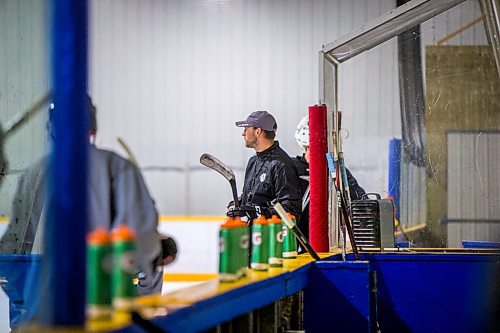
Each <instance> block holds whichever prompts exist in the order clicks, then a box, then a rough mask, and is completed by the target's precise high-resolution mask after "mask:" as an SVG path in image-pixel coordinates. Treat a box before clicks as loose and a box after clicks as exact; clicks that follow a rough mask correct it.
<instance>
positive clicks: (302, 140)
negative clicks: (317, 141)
mask: <svg viewBox="0 0 500 333" xmlns="http://www.w3.org/2000/svg"><path fill="white" fill-rule="evenodd" d="M295 140H297V143H298V144H299V146H301V147H309V116H305V117H304V118H302V120H301V121H300V122H299V124H298V125H297V130H296V131H295Z"/></svg>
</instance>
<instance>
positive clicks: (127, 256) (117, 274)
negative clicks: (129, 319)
mask: <svg viewBox="0 0 500 333" xmlns="http://www.w3.org/2000/svg"><path fill="white" fill-rule="evenodd" d="M111 239H112V242H113V274H112V290H113V294H112V295H113V307H114V308H115V309H116V310H119V311H130V310H133V305H134V297H135V296H136V287H135V286H134V282H133V279H134V277H135V274H136V273H137V267H136V260H135V234H134V232H133V231H132V230H131V229H130V228H129V227H127V226H126V225H124V224H121V225H119V226H118V227H117V228H115V229H113V231H112V232H111Z"/></svg>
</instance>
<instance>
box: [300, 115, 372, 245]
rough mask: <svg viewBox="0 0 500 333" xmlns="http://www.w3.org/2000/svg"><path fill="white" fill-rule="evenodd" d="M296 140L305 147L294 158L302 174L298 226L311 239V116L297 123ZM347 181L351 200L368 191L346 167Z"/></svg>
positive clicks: (359, 197)
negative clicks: (300, 210) (300, 209)
mask: <svg viewBox="0 0 500 333" xmlns="http://www.w3.org/2000/svg"><path fill="white" fill-rule="evenodd" d="M295 140H297V144H298V145H299V146H300V147H301V148H302V149H303V151H304V153H303V154H302V155H299V156H296V157H294V158H293V161H294V163H295V166H296V168H297V171H298V172H299V176H300V190H301V194H302V216H301V218H300V220H299V222H298V227H299V229H300V231H302V233H303V234H304V236H306V237H307V239H309V191H308V189H309V116H305V117H304V118H302V120H301V121H300V122H299V124H298V125H297V129H296V131H295ZM346 173H347V182H348V183H349V190H350V193H351V200H352V201H354V200H361V197H362V196H363V195H364V194H365V193H366V192H365V190H364V189H363V188H362V187H361V186H359V184H358V181H357V180H356V178H354V176H353V175H352V174H351V172H350V171H349V169H347V168H346Z"/></svg>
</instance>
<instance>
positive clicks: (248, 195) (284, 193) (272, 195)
mask: <svg viewBox="0 0 500 333" xmlns="http://www.w3.org/2000/svg"><path fill="white" fill-rule="evenodd" d="M275 199H276V200H277V201H278V202H279V203H281V205H282V206H283V208H284V209H285V210H286V211H287V212H289V213H291V214H293V215H295V216H300V212H301V210H302V209H301V200H302V196H301V193H300V188H299V178H298V174H297V170H296V169H295V166H294V163H293V161H292V159H291V158H290V156H288V154H287V153H286V152H285V151H284V150H283V149H281V148H280V146H279V143H278V141H275V142H274V143H273V145H272V146H271V147H269V148H268V149H266V150H264V151H262V152H258V153H257V154H256V155H255V156H252V157H251V158H250V160H249V161H248V164H247V168H246V172H245V184H244V186H243V193H242V195H241V197H240V204H241V205H256V206H263V207H269V206H270V203H271V201H273V200H275Z"/></svg>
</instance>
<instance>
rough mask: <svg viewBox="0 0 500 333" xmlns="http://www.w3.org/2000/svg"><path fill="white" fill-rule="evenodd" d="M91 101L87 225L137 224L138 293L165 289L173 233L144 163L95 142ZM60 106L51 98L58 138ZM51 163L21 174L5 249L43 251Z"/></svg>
mask: <svg viewBox="0 0 500 333" xmlns="http://www.w3.org/2000/svg"><path fill="white" fill-rule="evenodd" d="M87 102H88V110H89V112H90V128H89V142H90V144H89V151H88V154H89V159H88V161H89V162H88V163H89V173H88V179H87V181H88V191H89V196H88V221H89V222H88V226H87V228H88V230H89V231H90V230H94V229H96V228H98V227H101V228H104V229H106V230H111V229H113V228H114V227H116V226H118V225H119V224H122V223H123V224H126V225H127V226H128V227H129V228H131V229H132V230H133V231H134V233H135V235H136V240H137V241H136V244H137V259H138V260H137V271H138V272H139V271H140V274H141V275H142V279H141V284H139V285H138V294H139V295H144V294H150V293H160V292H161V287H162V283H163V279H162V278H161V277H162V276H163V275H162V272H163V270H162V267H163V265H164V264H165V263H166V262H167V261H165V258H166V257H167V256H168V255H171V254H167V253H163V251H162V249H164V248H165V247H164V246H163V242H164V240H165V239H171V238H169V237H161V236H160V234H159V233H158V231H157V226H158V214H157V211H156V208H155V204H154V201H153V199H152V198H151V196H150V194H149V191H148V189H147V187H146V184H145V183H144V180H143V177H142V175H141V173H140V171H139V169H138V168H137V167H136V166H135V165H133V164H132V163H131V162H130V161H128V160H127V159H124V158H123V157H121V156H119V155H117V154H115V153H114V152H111V151H107V150H104V149H99V148H97V147H95V145H94V141H95V140H94V139H95V135H96V132H97V120H96V108H95V106H94V105H93V104H92V100H91V99H90V97H88V96H87ZM54 112H57V108H56V107H55V106H54V104H51V106H50V109H49V122H48V123H47V129H48V131H49V133H50V135H51V137H52V139H54V140H57V134H56V133H54V131H53V128H52V119H53V115H54ZM47 166H48V156H45V157H43V158H42V159H41V160H40V161H39V162H38V163H36V164H35V165H33V166H31V167H30V168H28V169H27V170H26V171H25V172H24V173H23V174H22V175H21V176H20V178H19V181H18V185H17V190H16V193H15V196H14V201H13V204H12V207H13V209H12V211H13V216H12V218H11V219H10V223H9V225H8V227H7V230H6V232H5V234H4V235H3V237H2V238H1V240H0V253H4V254H37V253H43V245H44V240H43V229H44V225H45V219H46V216H45V215H46V214H45V213H46V204H47V202H46V198H47V197H48V195H50V189H49V188H48V184H47V179H48V177H47V171H48V170H47ZM171 241H172V242H174V244H175V241H173V239H171ZM176 252H177V250H176ZM174 259H175V256H174ZM170 262H171V261H170ZM170 262H168V263H170Z"/></svg>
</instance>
